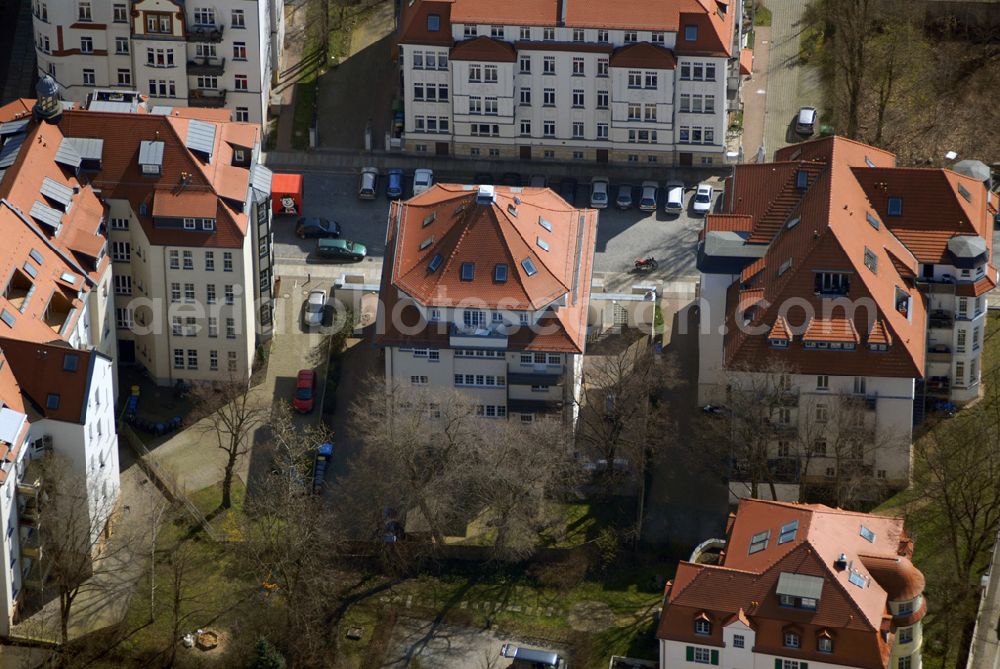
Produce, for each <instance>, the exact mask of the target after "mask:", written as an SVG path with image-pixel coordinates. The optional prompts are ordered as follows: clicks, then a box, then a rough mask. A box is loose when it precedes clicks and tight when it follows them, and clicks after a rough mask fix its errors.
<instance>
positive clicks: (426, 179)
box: [413, 169, 434, 195]
mask: <svg viewBox="0 0 1000 669" xmlns="http://www.w3.org/2000/svg"><path fill="white" fill-rule="evenodd" d="M433 184H434V171H433V170H428V169H419V170H417V171H416V172H414V173H413V194H414V195H420V194H421V193H423V192H424V191H425V190H427V189H428V188H430V187H431V186H432V185H433Z"/></svg>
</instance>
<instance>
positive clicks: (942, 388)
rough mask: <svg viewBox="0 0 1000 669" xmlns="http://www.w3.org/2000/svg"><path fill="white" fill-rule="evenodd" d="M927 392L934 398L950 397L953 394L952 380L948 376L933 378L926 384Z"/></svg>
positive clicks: (929, 378) (928, 379)
mask: <svg viewBox="0 0 1000 669" xmlns="http://www.w3.org/2000/svg"><path fill="white" fill-rule="evenodd" d="M924 389H925V392H926V393H927V394H928V395H931V396H934V397H948V395H949V394H950V393H951V379H949V378H948V377H947V376H931V377H928V378H927V382H926V383H925V384H924Z"/></svg>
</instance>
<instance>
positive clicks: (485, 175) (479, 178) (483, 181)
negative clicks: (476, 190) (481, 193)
mask: <svg viewBox="0 0 1000 669" xmlns="http://www.w3.org/2000/svg"><path fill="white" fill-rule="evenodd" d="M472 183H474V184H475V185H477V186H492V185H493V175H492V174H490V173H489V172H479V173H478V174H476V176H474V177H473V178H472Z"/></svg>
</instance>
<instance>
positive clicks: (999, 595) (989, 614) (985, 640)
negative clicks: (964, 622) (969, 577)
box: [966, 534, 1000, 669]
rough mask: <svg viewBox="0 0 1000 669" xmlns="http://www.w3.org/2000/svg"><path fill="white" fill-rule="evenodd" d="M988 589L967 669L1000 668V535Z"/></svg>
mask: <svg viewBox="0 0 1000 669" xmlns="http://www.w3.org/2000/svg"><path fill="white" fill-rule="evenodd" d="M988 574H989V575H988V577H987V578H988V581H987V585H986V589H985V590H984V591H983V598H982V600H981V601H980V603H979V615H978V617H977V618H976V630H975V632H974V634H973V636H972V645H971V647H970V648H969V661H968V664H967V665H966V667H967V669H997V668H998V667H1000V534H998V535H997V543H996V545H995V546H994V547H993V558H992V560H991V561H990V570H989V572H988Z"/></svg>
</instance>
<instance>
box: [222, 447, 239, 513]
mask: <svg viewBox="0 0 1000 669" xmlns="http://www.w3.org/2000/svg"><path fill="white" fill-rule="evenodd" d="M235 468H236V452H235V451H229V458H228V459H227V460H226V472H225V475H224V476H223V477H222V502H221V503H220V504H219V506H220V507H222V508H223V509H228V508H230V507H231V506H232V505H233V470H234V469H235Z"/></svg>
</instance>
